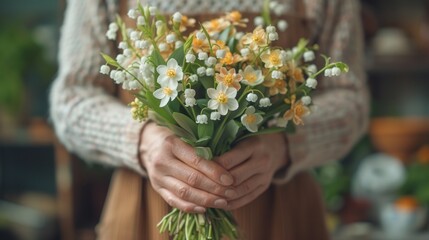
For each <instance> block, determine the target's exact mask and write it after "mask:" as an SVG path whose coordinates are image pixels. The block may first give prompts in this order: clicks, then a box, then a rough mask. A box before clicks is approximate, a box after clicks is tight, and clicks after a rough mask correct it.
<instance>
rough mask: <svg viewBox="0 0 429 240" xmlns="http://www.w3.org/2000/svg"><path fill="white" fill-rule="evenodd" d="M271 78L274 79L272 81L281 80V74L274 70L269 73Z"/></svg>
mask: <svg viewBox="0 0 429 240" xmlns="http://www.w3.org/2000/svg"><path fill="white" fill-rule="evenodd" d="M271 77H272V78H274V79H282V78H283V73H282V72H280V71H277V70H274V71H273V72H272V73H271Z"/></svg>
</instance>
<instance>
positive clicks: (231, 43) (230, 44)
mask: <svg viewBox="0 0 429 240" xmlns="http://www.w3.org/2000/svg"><path fill="white" fill-rule="evenodd" d="M237 43H238V41H237V39H236V38H230V39H229V41H228V47H229V49H231V52H235V47H236V46H237Z"/></svg>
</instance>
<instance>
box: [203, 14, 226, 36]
mask: <svg viewBox="0 0 429 240" xmlns="http://www.w3.org/2000/svg"><path fill="white" fill-rule="evenodd" d="M203 26H204V28H205V29H206V30H207V32H208V33H209V35H210V36H213V35H214V34H216V33H220V32H222V31H223V30H224V29H226V28H227V27H228V26H229V23H228V21H226V20H225V19H223V18H216V19H213V20H211V21H208V22H205V23H203Z"/></svg>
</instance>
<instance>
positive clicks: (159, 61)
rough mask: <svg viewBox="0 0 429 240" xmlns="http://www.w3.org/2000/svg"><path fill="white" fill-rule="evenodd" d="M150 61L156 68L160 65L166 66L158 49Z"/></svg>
mask: <svg viewBox="0 0 429 240" xmlns="http://www.w3.org/2000/svg"><path fill="white" fill-rule="evenodd" d="M150 59H151V60H152V63H153V65H154V66H160V65H165V64H166V62H165V60H164V58H163V57H162V56H161V53H160V52H159V51H158V50H157V49H154V50H153V51H152V54H151V55H150Z"/></svg>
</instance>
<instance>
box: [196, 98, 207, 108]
mask: <svg viewBox="0 0 429 240" xmlns="http://www.w3.org/2000/svg"><path fill="white" fill-rule="evenodd" d="M208 102H209V100H208V99H205V98H202V99H197V105H198V107H200V108H205V107H207V104H208Z"/></svg>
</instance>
